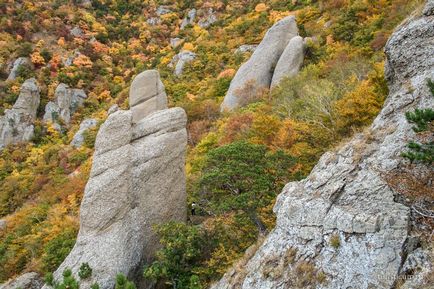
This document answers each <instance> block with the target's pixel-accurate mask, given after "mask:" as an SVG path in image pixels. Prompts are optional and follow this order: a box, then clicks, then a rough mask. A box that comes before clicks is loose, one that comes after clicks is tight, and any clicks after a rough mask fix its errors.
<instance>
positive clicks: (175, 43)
mask: <svg viewBox="0 0 434 289" xmlns="http://www.w3.org/2000/svg"><path fill="white" fill-rule="evenodd" d="M183 42H184V40H182V39H181V38H177V37H176V38H170V46H172V48H176V47H178V46H179V45H181V44H182V43H183Z"/></svg>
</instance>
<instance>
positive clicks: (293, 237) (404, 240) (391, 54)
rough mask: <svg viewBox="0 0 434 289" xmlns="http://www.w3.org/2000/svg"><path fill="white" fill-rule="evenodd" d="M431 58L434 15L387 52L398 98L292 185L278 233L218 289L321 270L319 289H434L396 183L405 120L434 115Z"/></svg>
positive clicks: (408, 132) (284, 282) (395, 39)
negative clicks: (391, 178) (421, 113)
mask: <svg viewBox="0 0 434 289" xmlns="http://www.w3.org/2000/svg"><path fill="white" fill-rule="evenodd" d="M430 2H431V3H432V1H430ZM432 51H434V17H431V16H430V17H424V16H418V17H415V18H410V20H407V21H406V22H404V24H403V25H402V26H400V27H399V28H398V30H397V31H395V32H394V33H393V35H392V36H391V38H390V39H389V41H388V43H387V45H386V48H385V52H386V57H387V65H386V75H387V79H388V84H389V91H390V92H389V96H388V98H387V100H386V102H385V104H384V107H383V109H382V110H381V112H380V114H379V115H378V116H377V118H376V119H375V120H374V122H373V124H372V125H371V127H370V128H369V129H368V130H367V131H366V132H365V133H361V134H358V135H356V136H355V137H354V138H353V139H352V140H350V141H349V142H348V143H346V144H345V145H343V146H341V147H340V148H339V149H337V150H336V151H334V152H329V153H326V154H324V155H323V156H322V157H321V159H320V161H319V162H318V164H317V165H316V166H315V168H314V169H313V170H312V172H311V173H310V175H309V176H308V177H307V178H306V179H304V180H302V181H299V182H291V183H288V184H287V185H286V186H285V188H284V189H283V191H282V193H281V194H280V195H279V196H278V198H277V201H276V204H275V207H274V212H275V213H276V215H277V220H276V226H275V228H274V229H273V231H272V232H271V233H270V234H269V235H268V236H267V237H266V238H265V240H264V242H263V243H262V245H261V246H260V247H259V249H258V250H257V251H256V252H254V253H253V254H252V255H251V257H246V258H247V261H246V264H244V267H243V269H242V270H237V269H232V270H230V271H229V272H228V273H226V274H225V275H224V277H223V278H222V279H221V280H220V281H219V282H218V283H216V284H214V285H213V286H212V287H211V288H213V289H217V288H218V289H229V288H241V289H247V288H249V289H259V288H261V289H267V288H270V289H271V288H273V289H279V288H295V286H294V284H297V282H299V281H300V278H303V274H301V273H300V272H305V273H306V274H316V273H315V272H321V274H322V279H324V281H325V282H323V283H321V284H318V283H316V284H315V283H314V281H315V280H314V278H310V279H309V281H310V282H312V283H309V284H312V288H324V289H326V288H330V289H332V288H360V289H368V288H379V289H385V288H388V289H389V288H397V281H403V282H402V283H404V284H401V285H402V287H401V286H400V287H399V288H432V286H430V285H428V284H427V283H424V282H429V281H428V280H429V276H430V275H429V274H431V276H432V271H431V270H429V269H427V268H424V269H423V270H419V269H420V267H421V266H422V267H424V266H425V265H424V264H426V263H427V260H429V258H432V257H433V256H432V252H431V253H430V252H429V249H428V250H424V249H423V248H420V249H416V250H415V249H414V247H415V246H410V243H412V241H411V240H412V239H413V238H414V237H413V236H411V234H412V232H411V226H410V220H411V219H410V208H409V207H407V206H406V205H405V204H402V203H400V202H398V199H399V197H398V196H397V194H398V192H397V191H395V188H394V187H392V186H391V185H390V182H388V181H387V174H388V173H389V172H391V171H393V170H396V169H399V168H400V167H401V166H404V165H406V161H405V160H404V159H403V157H402V156H401V152H402V151H403V150H405V147H406V144H407V143H408V141H409V140H411V139H412V138H414V131H413V130H412V124H409V123H408V122H407V120H406V118H405V113H406V112H408V111H413V110H414V109H415V108H424V107H434V98H433V97H432V96H431V95H430V92H429V89H428V87H427V82H426V80H427V79H433V78H434V61H433V58H432ZM415 168H416V167H415ZM417 169H418V173H422V172H424V171H425V170H429V169H430V168H429V167H428V168H427V167H426V166H417ZM426 173H427V174H429V173H430V172H429V171H428V172H426ZM431 175H432V170H431ZM415 235H417V232H416V233H415ZM429 254H431V256H429ZM431 260H432V259H431ZM305 262H309V264H311V265H310V267H308V266H307V265H306V263H305ZM428 262H429V261H428ZM300 266H304V267H300ZM300 268H304V271H300V270H301V269H300ZM309 268H310V269H309ZM307 269H309V270H307ZM309 272H310V273H309ZM297 273H298V274H297ZM407 274H413V275H411V276H412V278H411V279H410V280H409V281H406V279H405V278H407V279H409V278H408V275H407ZM313 276H315V275H313ZM317 276H318V275H317ZM431 280H432V279H431Z"/></svg>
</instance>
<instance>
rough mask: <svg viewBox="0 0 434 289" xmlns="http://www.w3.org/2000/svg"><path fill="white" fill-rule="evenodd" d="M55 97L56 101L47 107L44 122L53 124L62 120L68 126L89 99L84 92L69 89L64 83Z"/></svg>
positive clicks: (60, 85)
mask: <svg viewBox="0 0 434 289" xmlns="http://www.w3.org/2000/svg"><path fill="white" fill-rule="evenodd" d="M54 96H55V101H54V102H52V101H50V102H48V103H47V105H46V106H45V114H44V117H43V120H44V121H45V122H52V123H57V122H58V121H59V120H62V121H63V122H64V123H65V124H66V125H68V124H69V123H70V121H71V116H72V114H73V113H74V112H75V111H76V110H77V109H78V108H79V107H80V106H82V105H83V103H84V100H85V99H86V98H87V95H86V93H85V92H84V90H82V89H73V88H69V86H68V85H66V84H64V83H60V84H59V85H58V86H57V88H56V91H55V93H54Z"/></svg>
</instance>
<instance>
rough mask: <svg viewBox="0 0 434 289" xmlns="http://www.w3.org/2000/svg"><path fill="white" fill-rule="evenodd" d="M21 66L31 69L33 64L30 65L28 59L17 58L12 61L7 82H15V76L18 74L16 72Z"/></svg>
mask: <svg viewBox="0 0 434 289" xmlns="http://www.w3.org/2000/svg"><path fill="white" fill-rule="evenodd" d="M21 66H28V67H30V68H31V67H32V66H33V64H32V62H31V61H30V59H29V58H28V57H19V58H17V59H16V60H15V61H14V63H13V65H12V67H11V69H10V72H9V75H8V78H7V80H15V79H16V78H17V76H18V75H17V74H18V70H19V69H20V67H21Z"/></svg>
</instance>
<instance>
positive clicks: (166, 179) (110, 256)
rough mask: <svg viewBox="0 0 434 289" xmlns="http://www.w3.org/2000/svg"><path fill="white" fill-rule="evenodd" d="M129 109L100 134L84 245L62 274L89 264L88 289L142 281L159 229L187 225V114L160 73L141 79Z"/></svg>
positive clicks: (84, 216)
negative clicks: (119, 279)
mask: <svg viewBox="0 0 434 289" xmlns="http://www.w3.org/2000/svg"><path fill="white" fill-rule="evenodd" d="M130 104H131V107H132V108H131V110H127V111H125V110H117V109H116V107H115V108H112V109H111V110H110V112H109V113H110V115H109V117H108V119H107V120H106V121H105V123H104V124H103V125H102V126H101V128H100V130H99V132H98V135H97V138H96V143H95V153H94V157H93V164H92V170H91V173H90V179H89V181H88V183H87V185H86V189H85V193H84V197H83V201H82V204H81V208H80V231H79V234H78V237H77V242H76V244H75V246H74V248H73V249H72V251H71V253H70V254H69V256H68V257H67V258H66V259H65V261H64V262H63V263H62V265H61V266H60V267H59V269H58V270H57V271H56V273H55V276H56V277H60V276H61V273H62V272H63V271H64V270H65V269H66V268H71V269H72V271H73V273H77V271H78V269H79V267H80V265H81V264H82V263H85V262H87V263H89V265H90V266H91V267H92V268H93V275H92V278H91V279H90V280H86V282H83V284H82V285H83V286H84V287H83V288H89V286H90V284H93V283H94V282H98V284H99V285H100V288H102V289H107V288H113V286H114V282H115V277H116V274H118V273H123V274H125V275H127V276H129V277H131V278H134V279H136V278H135V277H136V274H139V275H140V273H141V269H142V267H143V265H144V263H146V262H148V261H150V260H151V259H152V257H153V255H154V252H155V250H156V249H157V247H158V241H157V239H156V236H155V233H154V231H153V230H152V226H153V225H155V224H159V223H162V222H167V221H170V220H176V221H185V220H186V208H185V204H186V188H185V171H184V167H185V153H186V145H187V133H186V129H185V126H186V122H187V119H186V114H185V112H184V110H183V109H181V108H171V109H167V99H166V94H165V92H164V86H162V83H161V81H160V78H159V74H158V72H157V71H145V72H143V73H141V74H139V75H138V76H137V77H136V78H135V80H134V81H133V84H132V87H131V91H130Z"/></svg>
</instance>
